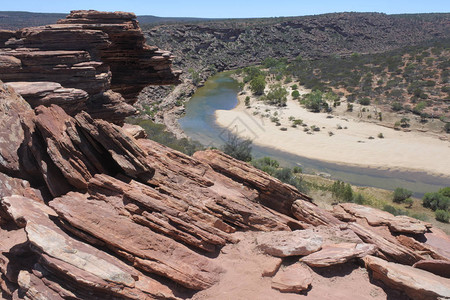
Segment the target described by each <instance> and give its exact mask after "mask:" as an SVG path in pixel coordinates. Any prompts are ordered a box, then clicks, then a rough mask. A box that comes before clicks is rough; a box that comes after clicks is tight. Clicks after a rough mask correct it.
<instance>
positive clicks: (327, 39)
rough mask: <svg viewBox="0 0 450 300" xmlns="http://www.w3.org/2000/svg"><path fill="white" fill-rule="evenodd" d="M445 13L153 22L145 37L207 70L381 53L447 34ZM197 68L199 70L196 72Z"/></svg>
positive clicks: (188, 63)
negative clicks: (271, 60)
mask: <svg viewBox="0 0 450 300" xmlns="http://www.w3.org/2000/svg"><path fill="white" fill-rule="evenodd" d="M449 18H450V15H449V14H419V15H385V14H380V13H335V14H325V15H318V16H306V17H293V18H279V19H277V18H268V19H244V20H229V21H217V22H204V23H200V24H174V25H161V26H155V27H154V28H151V29H150V30H148V31H145V34H146V37H147V39H148V41H149V42H150V43H151V44H153V45H158V46H159V47H163V48H166V49H171V50H172V51H173V53H174V54H175V55H176V56H177V57H178V59H176V60H175V64H176V65H179V66H181V67H182V68H183V69H185V70H188V69H189V68H193V69H194V70H201V71H205V72H207V71H208V70H209V69H211V68H213V69H216V70H218V71H221V70H226V69H233V68H239V67H245V66H248V65H251V64H257V63H260V62H262V61H263V60H264V59H266V58H268V57H274V58H281V57H285V58H291V59H292V58H295V57H297V56H298V55H301V56H302V57H304V58H312V59H316V58H320V57H324V56H329V55H349V54H352V53H355V52H357V53H374V52H384V51H387V50H392V49H396V48H400V47H404V46H408V45H414V44H417V43H420V42H423V41H427V40H431V39H440V38H448V37H450V35H449V32H450V25H449ZM202 69H203V70H202Z"/></svg>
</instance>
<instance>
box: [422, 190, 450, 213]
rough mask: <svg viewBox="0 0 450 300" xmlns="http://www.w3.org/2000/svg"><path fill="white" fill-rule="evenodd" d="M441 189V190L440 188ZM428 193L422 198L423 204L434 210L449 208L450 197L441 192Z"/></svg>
mask: <svg viewBox="0 0 450 300" xmlns="http://www.w3.org/2000/svg"><path fill="white" fill-rule="evenodd" d="M440 191H441V190H440ZM440 191H439V192H437V193H426V194H425V195H424V196H423V198H422V205H423V206H424V207H427V208H431V209H432V210H438V209H442V210H448V209H449V206H450V197H447V196H445V194H443V193H441V192H440Z"/></svg>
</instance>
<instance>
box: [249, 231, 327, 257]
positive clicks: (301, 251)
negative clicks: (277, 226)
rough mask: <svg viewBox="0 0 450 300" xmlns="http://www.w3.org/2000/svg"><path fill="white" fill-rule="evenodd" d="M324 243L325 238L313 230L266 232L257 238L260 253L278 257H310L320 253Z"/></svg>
mask: <svg viewBox="0 0 450 300" xmlns="http://www.w3.org/2000/svg"><path fill="white" fill-rule="evenodd" d="M322 243H323V238H322V237H321V236H320V235H317V234H315V233H314V232H313V230H312V229H305V230H295V231H291V232H289V231H272V232H264V233H260V234H258V235H257V237H256V244H257V248H258V249H259V250H260V251H262V252H263V253H265V254H269V255H272V256H277V257H288V256H297V255H308V254H310V253H313V252H316V251H318V250H319V249H320V248H321V247H322Z"/></svg>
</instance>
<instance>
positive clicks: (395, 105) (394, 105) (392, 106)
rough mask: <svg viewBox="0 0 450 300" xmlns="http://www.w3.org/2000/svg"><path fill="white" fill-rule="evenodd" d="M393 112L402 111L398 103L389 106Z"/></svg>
mask: <svg viewBox="0 0 450 300" xmlns="http://www.w3.org/2000/svg"><path fill="white" fill-rule="evenodd" d="M391 108H392V110H393V111H401V110H402V109H403V105H402V104H401V103H399V102H394V103H392V105H391Z"/></svg>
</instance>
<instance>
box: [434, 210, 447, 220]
mask: <svg viewBox="0 0 450 300" xmlns="http://www.w3.org/2000/svg"><path fill="white" fill-rule="evenodd" d="M434 215H435V217H436V220H438V221H440V222H444V223H448V222H449V220H450V213H449V212H448V211H446V210H443V209H438V210H436V212H435V213H434Z"/></svg>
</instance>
